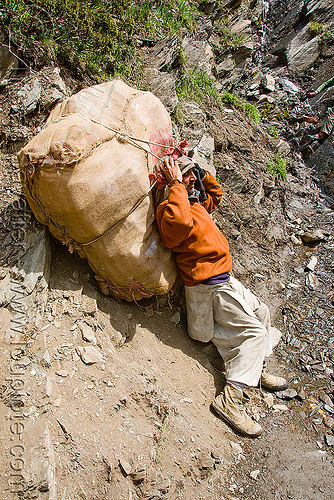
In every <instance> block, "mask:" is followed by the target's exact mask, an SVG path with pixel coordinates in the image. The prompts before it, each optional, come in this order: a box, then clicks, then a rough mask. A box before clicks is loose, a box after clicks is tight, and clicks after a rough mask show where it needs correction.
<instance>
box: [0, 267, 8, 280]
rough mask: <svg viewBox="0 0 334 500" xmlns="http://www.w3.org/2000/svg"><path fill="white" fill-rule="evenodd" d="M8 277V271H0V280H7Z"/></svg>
mask: <svg viewBox="0 0 334 500" xmlns="http://www.w3.org/2000/svg"><path fill="white" fill-rule="evenodd" d="M6 276H7V271H6V269H0V280H3V279H5V277H6Z"/></svg>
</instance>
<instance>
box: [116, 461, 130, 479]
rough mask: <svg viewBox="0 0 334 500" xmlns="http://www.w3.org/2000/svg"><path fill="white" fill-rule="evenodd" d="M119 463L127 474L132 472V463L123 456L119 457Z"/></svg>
mask: <svg viewBox="0 0 334 500" xmlns="http://www.w3.org/2000/svg"><path fill="white" fill-rule="evenodd" d="M119 465H120V467H121V469H122V471H123V472H124V474H125V475H126V476H128V475H129V474H130V473H131V465H130V464H129V462H127V461H126V460H124V459H123V458H120V459H119Z"/></svg>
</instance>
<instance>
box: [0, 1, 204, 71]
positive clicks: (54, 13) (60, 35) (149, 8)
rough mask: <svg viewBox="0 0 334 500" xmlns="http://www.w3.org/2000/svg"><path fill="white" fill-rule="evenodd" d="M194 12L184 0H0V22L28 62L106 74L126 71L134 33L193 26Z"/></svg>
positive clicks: (130, 68)
mask: <svg viewBox="0 0 334 500" xmlns="http://www.w3.org/2000/svg"><path fill="white" fill-rule="evenodd" d="M195 12H196V4H193V2H190V1H189V0H158V1H153V0H134V1H130V0H117V1H111V0H34V2H31V1H30V0H3V2H2V8H1V9H0V26H1V27H2V28H3V30H4V31H5V32H7V34H9V33H10V37H11V46H12V48H13V49H14V50H16V52H17V53H18V54H19V55H20V56H21V58H22V59H23V60H24V61H26V62H27V65H29V66H31V67H36V68H38V67H40V66H42V65H43V64H45V59H46V60H48V59H49V60H54V61H55V62H56V63H58V64H63V65H64V66H66V67H69V68H70V69H72V70H73V71H75V72H76V73H78V74H84V73H86V74H88V75H91V76H95V77H99V79H109V78H110V77H115V76H123V77H130V76H131V74H132V73H133V70H134V66H135V64H134V60H135V46H136V39H137V38H140V37H141V36H143V38H147V37H148V35H149V36H150V37H153V38H154V39H155V38H159V37H161V36H169V35H171V34H175V33H178V32H179V31H180V30H181V29H182V28H183V27H185V28H187V29H188V30H193V29H194V28H195V25H196V23H195V20H194V19H195V17H194V13H195ZM33 53H34V54H35V55H36V56H35V57H34V56H33V55H32V54H33ZM43 59H44V60H43Z"/></svg>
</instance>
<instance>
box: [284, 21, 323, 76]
mask: <svg viewBox="0 0 334 500" xmlns="http://www.w3.org/2000/svg"><path fill="white" fill-rule="evenodd" d="M319 53H320V47H319V41H318V37H313V36H312V33H311V32H310V29H309V27H308V26H306V27H305V28H304V29H303V30H302V31H301V32H300V33H298V35H297V36H295V37H294V38H293V40H292V41H291V43H290V45H289V48H288V50H287V61H288V68H289V69H290V70H291V71H293V72H294V73H298V72H303V71H305V70H306V69H308V68H310V67H311V66H312V65H313V64H314V62H315V61H316V60H317V58H318V57H319Z"/></svg>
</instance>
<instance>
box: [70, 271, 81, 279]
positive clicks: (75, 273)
mask: <svg viewBox="0 0 334 500" xmlns="http://www.w3.org/2000/svg"><path fill="white" fill-rule="evenodd" d="M72 278H73V279H75V280H77V279H78V278H79V273H78V271H73V273H72Z"/></svg>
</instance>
